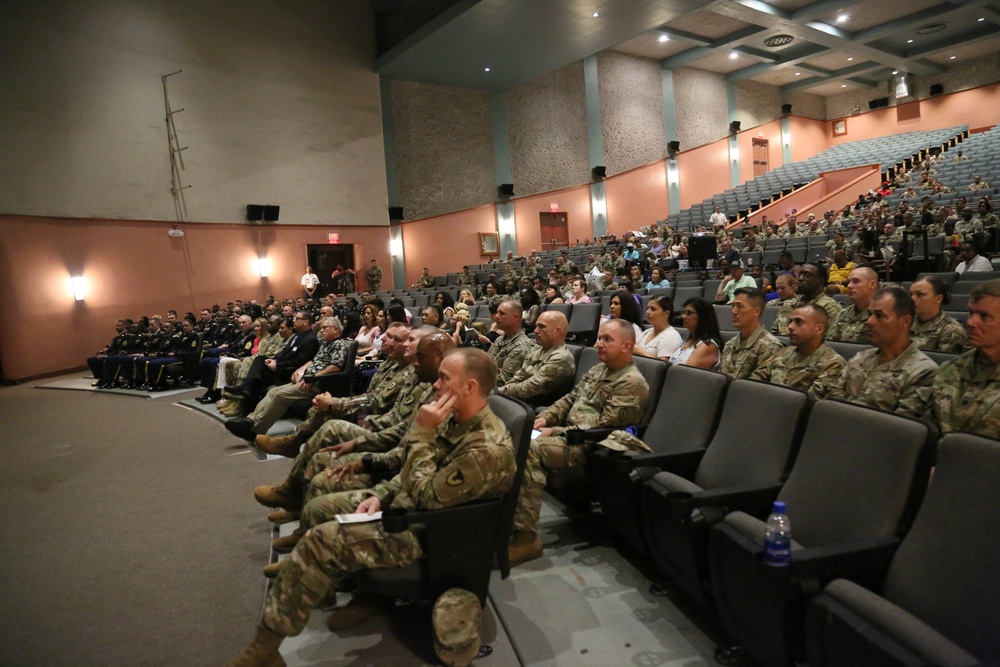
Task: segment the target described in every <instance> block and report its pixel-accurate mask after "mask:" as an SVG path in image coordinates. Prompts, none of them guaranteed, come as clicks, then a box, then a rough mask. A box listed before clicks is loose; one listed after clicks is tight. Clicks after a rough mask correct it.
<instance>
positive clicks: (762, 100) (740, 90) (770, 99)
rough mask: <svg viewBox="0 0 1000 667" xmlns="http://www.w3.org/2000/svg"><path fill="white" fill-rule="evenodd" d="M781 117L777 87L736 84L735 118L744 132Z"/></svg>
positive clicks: (745, 83) (749, 82) (779, 94)
mask: <svg viewBox="0 0 1000 667" xmlns="http://www.w3.org/2000/svg"><path fill="white" fill-rule="evenodd" d="M779 116H781V93H780V92H779V91H778V87H777V86H772V85H769V84H766V83H759V82H757V81H740V82H739V83H738V84H736V117H737V118H738V119H739V121H740V123H742V127H743V129H744V130H749V129H750V128H751V127H757V126H758V125H763V124H764V123H770V122H771V121H772V120H774V119H775V118H778V117H779Z"/></svg>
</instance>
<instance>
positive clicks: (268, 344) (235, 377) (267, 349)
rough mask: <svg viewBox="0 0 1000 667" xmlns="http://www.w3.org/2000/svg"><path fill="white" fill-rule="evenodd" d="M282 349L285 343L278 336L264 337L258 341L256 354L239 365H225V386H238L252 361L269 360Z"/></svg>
mask: <svg viewBox="0 0 1000 667" xmlns="http://www.w3.org/2000/svg"><path fill="white" fill-rule="evenodd" d="M284 347H285V341H284V339H283V338H282V337H281V336H280V335H278V334H276V333H275V334H271V335H270V336H267V337H265V338H264V339H263V340H262V341H260V345H258V346H257V353H256V354H252V355H250V356H249V357H246V358H245V359H240V363H238V364H226V384H227V385H229V386H230V387H235V386H237V385H239V384H240V383H241V382H243V380H244V379H245V378H246V376H247V373H248V372H249V371H250V365H251V364H253V360H254V359H256V358H257V357H263V358H265V359H270V358H272V357H273V356H274V355H276V354H278V353H279V352H281V350H282V348H284Z"/></svg>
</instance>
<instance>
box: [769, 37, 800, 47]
mask: <svg viewBox="0 0 1000 667" xmlns="http://www.w3.org/2000/svg"><path fill="white" fill-rule="evenodd" d="M794 39H795V38H794V37H792V36H791V35H775V36H774V37H768V38H767V39H765V40H764V46H768V47H770V48H772V49H776V48H778V47H779V46H788V45H789V44H791V43H792V40H794Z"/></svg>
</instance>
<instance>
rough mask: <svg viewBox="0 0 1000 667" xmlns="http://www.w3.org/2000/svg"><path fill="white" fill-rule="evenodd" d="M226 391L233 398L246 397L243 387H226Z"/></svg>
mask: <svg viewBox="0 0 1000 667" xmlns="http://www.w3.org/2000/svg"><path fill="white" fill-rule="evenodd" d="M226 391H227V392H228V393H230V394H232V395H233V396H239V397H240V398H246V397H247V392H246V390H245V389H243V387H226Z"/></svg>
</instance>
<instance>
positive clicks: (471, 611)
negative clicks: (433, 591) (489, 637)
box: [431, 588, 483, 667]
mask: <svg viewBox="0 0 1000 667" xmlns="http://www.w3.org/2000/svg"><path fill="white" fill-rule="evenodd" d="M431 620H432V622H433V623H434V652H435V653H437V656H438V657H439V658H440V659H441V662H443V663H444V664H446V665H448V667H466V665H468V664H470V663H471V662H472V660H473V659H474V658H475V657H476V656H477V655H478V654H479V633H480V629H481V626H482V623H483V609H482V606H481V605H480V604H479V598H478V597H476V596H475V595H474V594H473V593H470V592H469V591H467V590H464V589H461V588H449V589H448V590H447V591H445V592H444V593H442V594H441V597H439V598H438V599H437V602H435V603H434V610H433V611H432V612H431Z"/></svg>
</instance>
